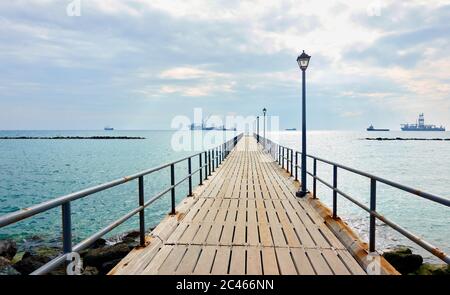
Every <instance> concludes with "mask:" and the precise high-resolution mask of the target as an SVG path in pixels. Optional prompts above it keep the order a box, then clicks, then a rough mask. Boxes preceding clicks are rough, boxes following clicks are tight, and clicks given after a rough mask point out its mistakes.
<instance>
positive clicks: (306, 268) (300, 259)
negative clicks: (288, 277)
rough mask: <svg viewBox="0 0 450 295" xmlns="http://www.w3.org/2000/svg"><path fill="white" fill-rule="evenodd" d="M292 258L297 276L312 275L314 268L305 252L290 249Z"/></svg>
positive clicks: (298, 249) (299, 249)
mask: <svg viewBox="0 0 450 295" xmlns="http://www.w3.org/2000/svg"><path fill="white" fill-rule="evenodd" d="M291 252H292V258H294V262H295V265H296V267H297V270H298V274H299V275H314V274H315V272H314V268H313V267H312V265H311V262H309V259H308V257H307V256H306V252H305V250H304V249H302V248H292V249H291Z"/></svg>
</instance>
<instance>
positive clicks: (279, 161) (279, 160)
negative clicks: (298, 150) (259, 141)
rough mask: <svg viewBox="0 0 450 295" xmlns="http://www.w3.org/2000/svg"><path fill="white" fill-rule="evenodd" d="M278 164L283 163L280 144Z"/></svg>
mask: <svg viewBox="0 0 450 295" xmlns="http://www.w3.org/2000/svg"><path fill="white" fill-rule="evenodd" d="M278 165H281V145H279V146H278Z"/></svg>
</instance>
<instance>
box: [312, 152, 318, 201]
mask: <svg viewBox="0 0 450 295" xmlns="http://www.w3.org/2000/svg"><path fill="white" fill-rule="evenodd" d="M313 175H314V177H313V198H314V199H315V198H317V179H316V177H317V160H316V159H314V161H313Z"/></svg>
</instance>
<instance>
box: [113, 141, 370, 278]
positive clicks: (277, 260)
mask: <svg viewBox="0 0 450 295" xmlns="http://www.w3.org/2000/svg"><path fill="white" fill-rule="evenodd" d="M297 187H298V183H297V182H295V181H293V179H292V178H291V177H289V174H287V173H286V172H285V171H284V170H283V169H281V168H280V167H279V166H278V164H277V163H276V162H275V161H274V160H273V159H272V158H271V157H270V156H269V155H268V154H266V153H265V152H263V151H262V150H261V147H260V146H258V144H257V143H256V140H255V139H254V138H253V137H248V136H246V137H243V138H242V140H241V141H239V143H238V145H237V146H236V147H235V149H234V150H233V151H232V152H231V154H230V155H229V157H228V158H227V159H226V160H225V161H224V162H223V163H222V164H221V165H220V167H219V168H218V169H217V170H216V171H215V172H214V173H213V174H212V176H210V177H209V179H208V180H207V181H205V182H204V183H203V185H201V186H199V187H197V189H196V190H195V191H194V193H193V196H192V197H187V198H186V199H184V200H183V201H182V202H181V204H179V205H178V206H177V213H176V215H169V216H167V217H166V218H165V219H164V220H163V221H162V222H161V223H160V224H159V225H158V226H157V227H156V228H155V229H154V230H153V231H152V233H151V234H150V235H149V236H147V238H146V242H147V246H146V247H140V248H136V249H134V250H133V251H132V252H130V253H129V255H128V256H126V257H125V258H124V259H123V260H122V261H121V262H120V263H119V264H118V265H117V266H116V267H115V268H114V269H113V270H112V271H111V272H110V274H116V275H132V274H142V275H151V274H203V275H205V274H220V275H223V274H236V275H240V274H249V275H250V274H255V275H260V274H264V275H268V274H281V275H287V274H294V275H297V274H299V275H308V274H320V275H332V274H336V275H349V274H355V275H363V274H366V272H365V271H364V269H363V268H362V267H361V266H360V264H359V263H358V262H357V260H356V259H355V258H354V256H352V254H351V253H350V252H349V250H348V249H347V248H346V247H345V246H344V245H343V244H342V243H341V242H340V240H339V239H338V238H337V236H336V235H335V234H334V233H333V232H332V231H331V230H330V228H329V227H328V226H327V225H326V224H325V219H324V218H323V217H322V216H321V215H319V213H318V211H316V209H315V208H314V207H313V206H312V205H311V203H310V202H308V201H307V199H306V198H303V199H299V198H297V197H295V191H296V190H297Z"/></svg>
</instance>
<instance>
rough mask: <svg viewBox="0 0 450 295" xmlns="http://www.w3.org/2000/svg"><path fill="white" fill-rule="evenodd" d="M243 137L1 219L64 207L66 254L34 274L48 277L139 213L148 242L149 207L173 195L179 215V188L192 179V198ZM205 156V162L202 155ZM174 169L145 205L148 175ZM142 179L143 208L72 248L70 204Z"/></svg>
mask: <svg viewBox="0 0 450 295" xmlns="http://www.w3.org/2000/svg"><path fill="white" fill-rule="evenodd" d="M242 136H243V134H242V133H241V134H239V135H237V136H234V137H233V138H232V139H230V140H228V141H226V142H224V143H222V144H220V145H218V146H215V147H214V148H211V149H207V150H205V151H202V152H198V153H196V154H192V155H190V156H186V157H184V158H181V159H177V160H175V161H172V162H169V163H166V164H163V165H160V166H157V167H153V168H150V169H146V170H143V171H141V172H138V173H135V174H132V175H130V176H126V177H122V178H119V179H116V180H113V181H109V182H106V183H103V184H100V185H96V186H93V187H89V188H86V189H83V190H80V191H77V192H74V193H70V194H67V195H63V196H60V197H57V198H54V199H51V200H48V201H45V202H42V203H39V204H36V205H33V206H31V207H28V208H24V209H20V210H17V211H15V212H12V213H7V214H5V215H2V216H0V228H2V227H5V226H7V225H10V224H13V223H16V222H19V221H21V220H23V219H26V218H30V217H32V216H34V215H37V214H40V213H43V212H46V211H48V210H51V209H53V208H56V207H58V206H61V207H62V215H63V248H64V253H63V254H61V255H59V256H57V257H56V258H54V259H52V260H51V261H49V262H48V263H46V264H45V265H43V266H42V267H40V268H39V269H37V270H35V271H34V272H33V273H32V274H45V273H48V272H50V271H52V270H53V269H55V268H56V267H58V266H59V265H61V264H62V263H63V262H64V261H65V259H66V257H67V255H68V254H69V253H70V252H72V251H81V250H83V249H85V248H87V247H89V246H90V245H91V244H92V243H93V242H95V240H97V239H98V238H100V237H102V236H103V235H105V234H107V233H108V232H110V231H112V230H113V229H114V228H116V227H117V226H119V225H120V224H122V223H123V222H125V221H127V220H128V219H129V218H131V217H132V216H134V215H136V214H137V213H140V238H141V244H143V243H145V241H144V235H145V226H144V216H143V211H144V209H145V208H146V207H148V206H149V205H150V204H152V203H153V202H155V201H156V200H158V199H159V198H161V197H162V196H163V195H165V194H167V193H168V192H172V211H171V214H175V187H177V186H178V185H180V184H181V183H183V182H184V181H186V180H188V179H189V196H190V195H192V176H193V175H194V174H196V173H199V174H200V182H199V183H200V185H201V184H202V181H203V179H205V180H206V179H207V178H208V176H209V175H211V172H214V170H215V168H217V167H219V164H220V163H221V162H222V161H223V160H225V158H226V157H227V156H228V154H229V153H230V151H231V150H232V149H233V148H234V147H235V146H236V144H237V143H238V142H239V140H240V139H241V138H242ZM203 155H205V157H204V162H203V158H202V156H203ZM195 157H199V168H198V169H196V170H195V171H192V166H191V164H192V163H191V162H192V159H193V158H195ZM186 160H187V161H188V170H189V172H188V174H187V176H185V177H183V178H182V179H180V180H179V181H178V182H176V183H175V168H174V167H175V164H178V163H181V162H183V161H186ZM168 167H170V169H171V185H170V186H169V187H168V188H166V189H164V190H162V191H161V192H159V193H157V194H156V195H153V196H152V197H151V198H150V199H149V200H147V201H146V202H144V191H143V190H144V188H143V179H144V176H146V175H149V174H152V173H154V172H158V171H160V170H162V169H165V168H168ZM203 169H205V171H204V172H205V174H204V178H203ZM136 179H138V180H139V207H136V208H134V209H133V210H131V211H130V212H128V213H127V214H125V215H123V216H122V217H120V218H119V219H116V220H115V221H114V222H112V223H111V224H109V225H108V226H106V227H104V228H103V229H101V230H100V231H98V232H96V233H95V234H93V235H91V236H89V237H88V238H86V239H85V240H83V241H81V242H80V243H78V244H77V245H75V246H73V247H72V236H71V213H70V203H71V202H72V201H75V200H78V199H81V198H84V197H87V196H90V195H93V194H95V193H98V192H101V191H105V190H107V189H110V188H112V187H115V186H118V185H121V184H124V183H126V182H129V181H132V180H136Z"/></svg>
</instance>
